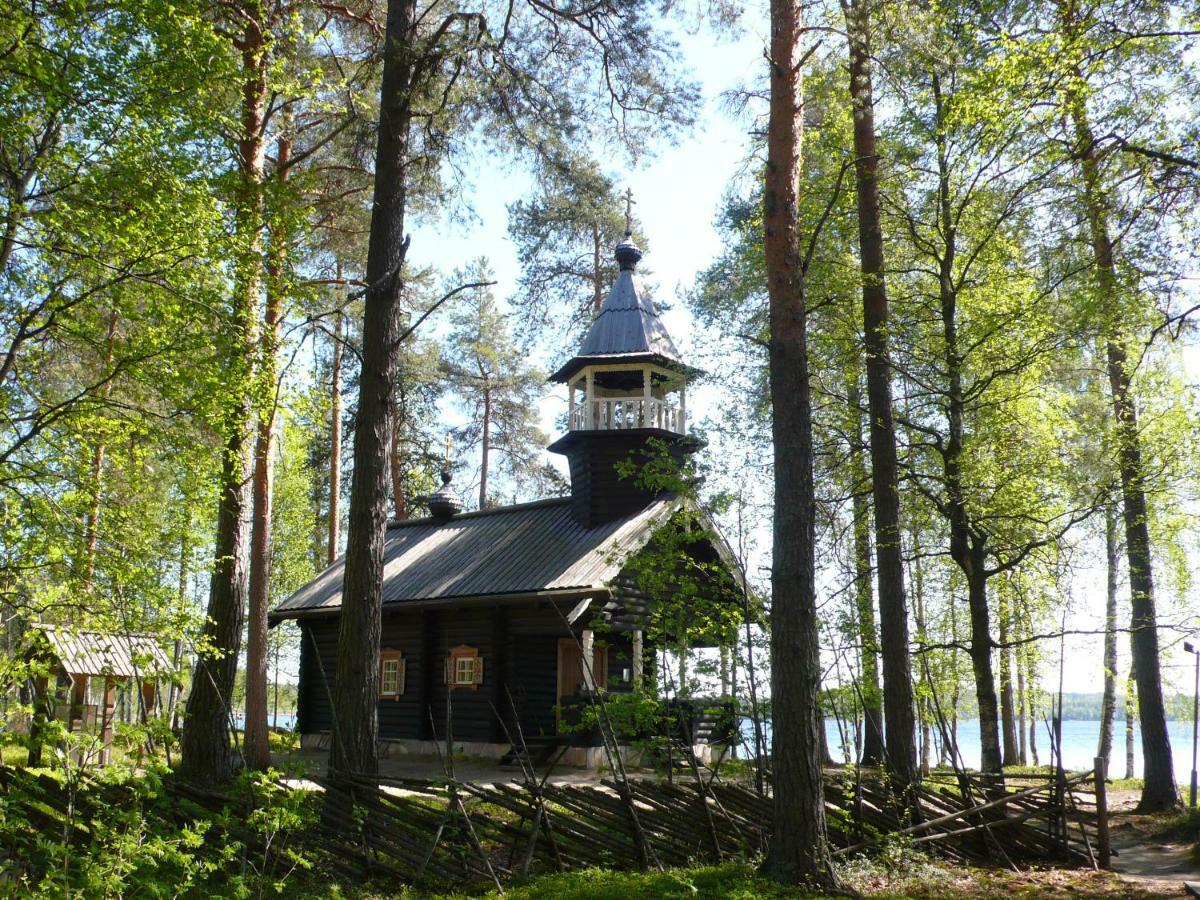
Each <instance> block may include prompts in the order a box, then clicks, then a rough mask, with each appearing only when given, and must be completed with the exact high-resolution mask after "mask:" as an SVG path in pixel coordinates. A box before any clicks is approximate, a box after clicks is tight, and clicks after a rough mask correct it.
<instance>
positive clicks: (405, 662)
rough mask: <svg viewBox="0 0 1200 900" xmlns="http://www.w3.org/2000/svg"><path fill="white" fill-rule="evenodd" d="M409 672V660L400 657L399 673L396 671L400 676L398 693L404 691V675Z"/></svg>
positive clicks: (398, 676)
mask: <svg viewBox="0 0 1200 900" xmlns="http://www.w3.org/2000/svg"><path fill="white" fill-rule="evenodd" d="M407 672H408V660H406V659H405V658H404V657H400V671H399V672H398V673H396V674H397V678H398V681H397V689H396V693H397V694H403V693H404V676H405V675H406V674H407Z"/></svg>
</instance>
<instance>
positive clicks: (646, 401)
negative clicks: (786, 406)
mask: <svg viewBox="0 0 1200 900" xmlns="http://www.w3.org/2000/svg"><path fill="white" fill-rule="evenodd" d="M653 381H654V376H653V375H652V374H651V372H650V367H649V366H646V368H644V369H643V370H642V427H643V428H658V427H661V425H660V423H658V422H656V421H654V418H653V417H652V416H651V414H650V400H651V395H650V385H651V384H652V383H653ZM1197 659H1200V657H1197Z"/></svg>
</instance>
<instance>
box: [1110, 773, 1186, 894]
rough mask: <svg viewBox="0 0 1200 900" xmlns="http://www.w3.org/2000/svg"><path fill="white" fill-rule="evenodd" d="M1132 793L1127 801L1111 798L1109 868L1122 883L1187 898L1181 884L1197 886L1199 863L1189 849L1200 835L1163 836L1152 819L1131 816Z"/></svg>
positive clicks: (1134, 795)
mask: <svg viewBox="0 0 1200 900" xmlns="http://www.w3.org/2000/svg"><path fill="white" fill-rule="evenodd" d="M1136 797H1137V795H1136V794H1132V795H1131V796H1130V797H1129V798H1125V797H1113V801H1114V802H1113V803H1111V804H1110V808H1115V809H1114V812H1115V815H1114V816H1113V822H1112V828H1111V834H1112V845H1113V849H1114V850H1116V851H1117V855H1116V857H1115V858H1114V859H1113V869H1114V871H1116V872H1117V874H1119V875H1120V876H1121V879H1122V880H1123V881H1126V882H1128V883H1130V884H1132V885H1136V886H1137V887H1139V888H1141V889H1142V890H1145V891H1152V892H1154V893H1155V894H1157V895H1158V896H1161V897H1188V896H1194V895H1192V894H1190V893H1189V892H1188V891H1187V889H1186V888H1185V887H1184V882H1188V881H1193V882H1197V883H1200V863H1198V862H1197V861H1196V857H1195V856H1194V855H1193V846H1194V845H1195V842H1196V839H1197V837H1200V835H1193V836H1190V839H1189V836H1187V835H1178V834H1171V833H1168V834H1165V835H1164V834H1163V833H1161V830H1160V829H1158V828H1156V822H1155V820H1154V819H1153V817H1149V816H1134V815H1132V814H1131V813H1130V812H1128V811H1126V810H1129V809H1132V806H1133V804H1134V803H1135V802H1136Z"/></svg>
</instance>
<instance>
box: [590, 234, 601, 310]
mask: <svg viewBox="0 0 1200 900" xmlns="http://www.w3.org/2000/svg"><path fill="white" fill-rule="evenodd" d="M603 250H604V247H603V244H602V238H601V236H600V226H599V225H597V224H595V223H592V315H593V316H598V315H600V307H601V306H603V305H604V267H603V266H602V265H601V260H602V259H603V258H604V257H603V256H602V253H603Z"/></svg>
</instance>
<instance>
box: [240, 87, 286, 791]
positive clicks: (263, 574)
mask: <svg viewBox="0 0 1200 900" xmlns="http://www.w3.org/2000/svg"><path fill="white" fill-rule="evenodd" d="M288 119H290V111H288V110H285V112H284V127H283V130H282V133H281V134H280V136H279V140H278V143H277V149H276V157H277V158H276V163H275V177H276V180H277V181H278V182H279V183H280V185H281V186H282V185H283V184H284V183H285V182H286V181H287V178H288V168H289V166H290V165H291V159H292V139H291V134H290V131H291V129H290V127H289V125H288ZM285 218H286V217H285V216H283V215H279V216H277V217H276V222H275V224H274V226H273V227H272V228H271V230H270V247H269V250H268V254H267V302H266V306H265V307H264V311H263V327H262V333H261V336H260V345H261V352H260V358H259V371H258V381H259V385H260V388H259V397H260V399H261V402H262V403H263V404H264V406H263V408H262V409H261V410H259V415H258V436H257V438H256V440H255V444H254V477H253V483H252V487H251V494H252V499H253V513H252V515H251V523H250V598H249V617H248V621H247V628H246V732H245V738H244V751H245V756H246V766H247V768H251V769H257V770H259V771H264V770H266V769H269V768H270V767H271V739H270V731H269V729H268V727H267V681H268V671H267V670H268V666H267V656H268V649H269V648H268V640H269V638H268V631H267V613H268V612H270V607H271V505H272V493H273V487H274V477H275V412H276V407H277V405H278V404H277V402H276V396H277V392H278V389H279V386H278V385H277V384H276V381H277V379H278V369H279V360H278V357H279V338H280V331H281V329H282V325H283V298H284V294H285V293H286V291H287V285H286V268H287V252H288V235H287V229H286V228H285V227H284V225H283V224H282V222H283V221H284V220H285Z"/></svg>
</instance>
